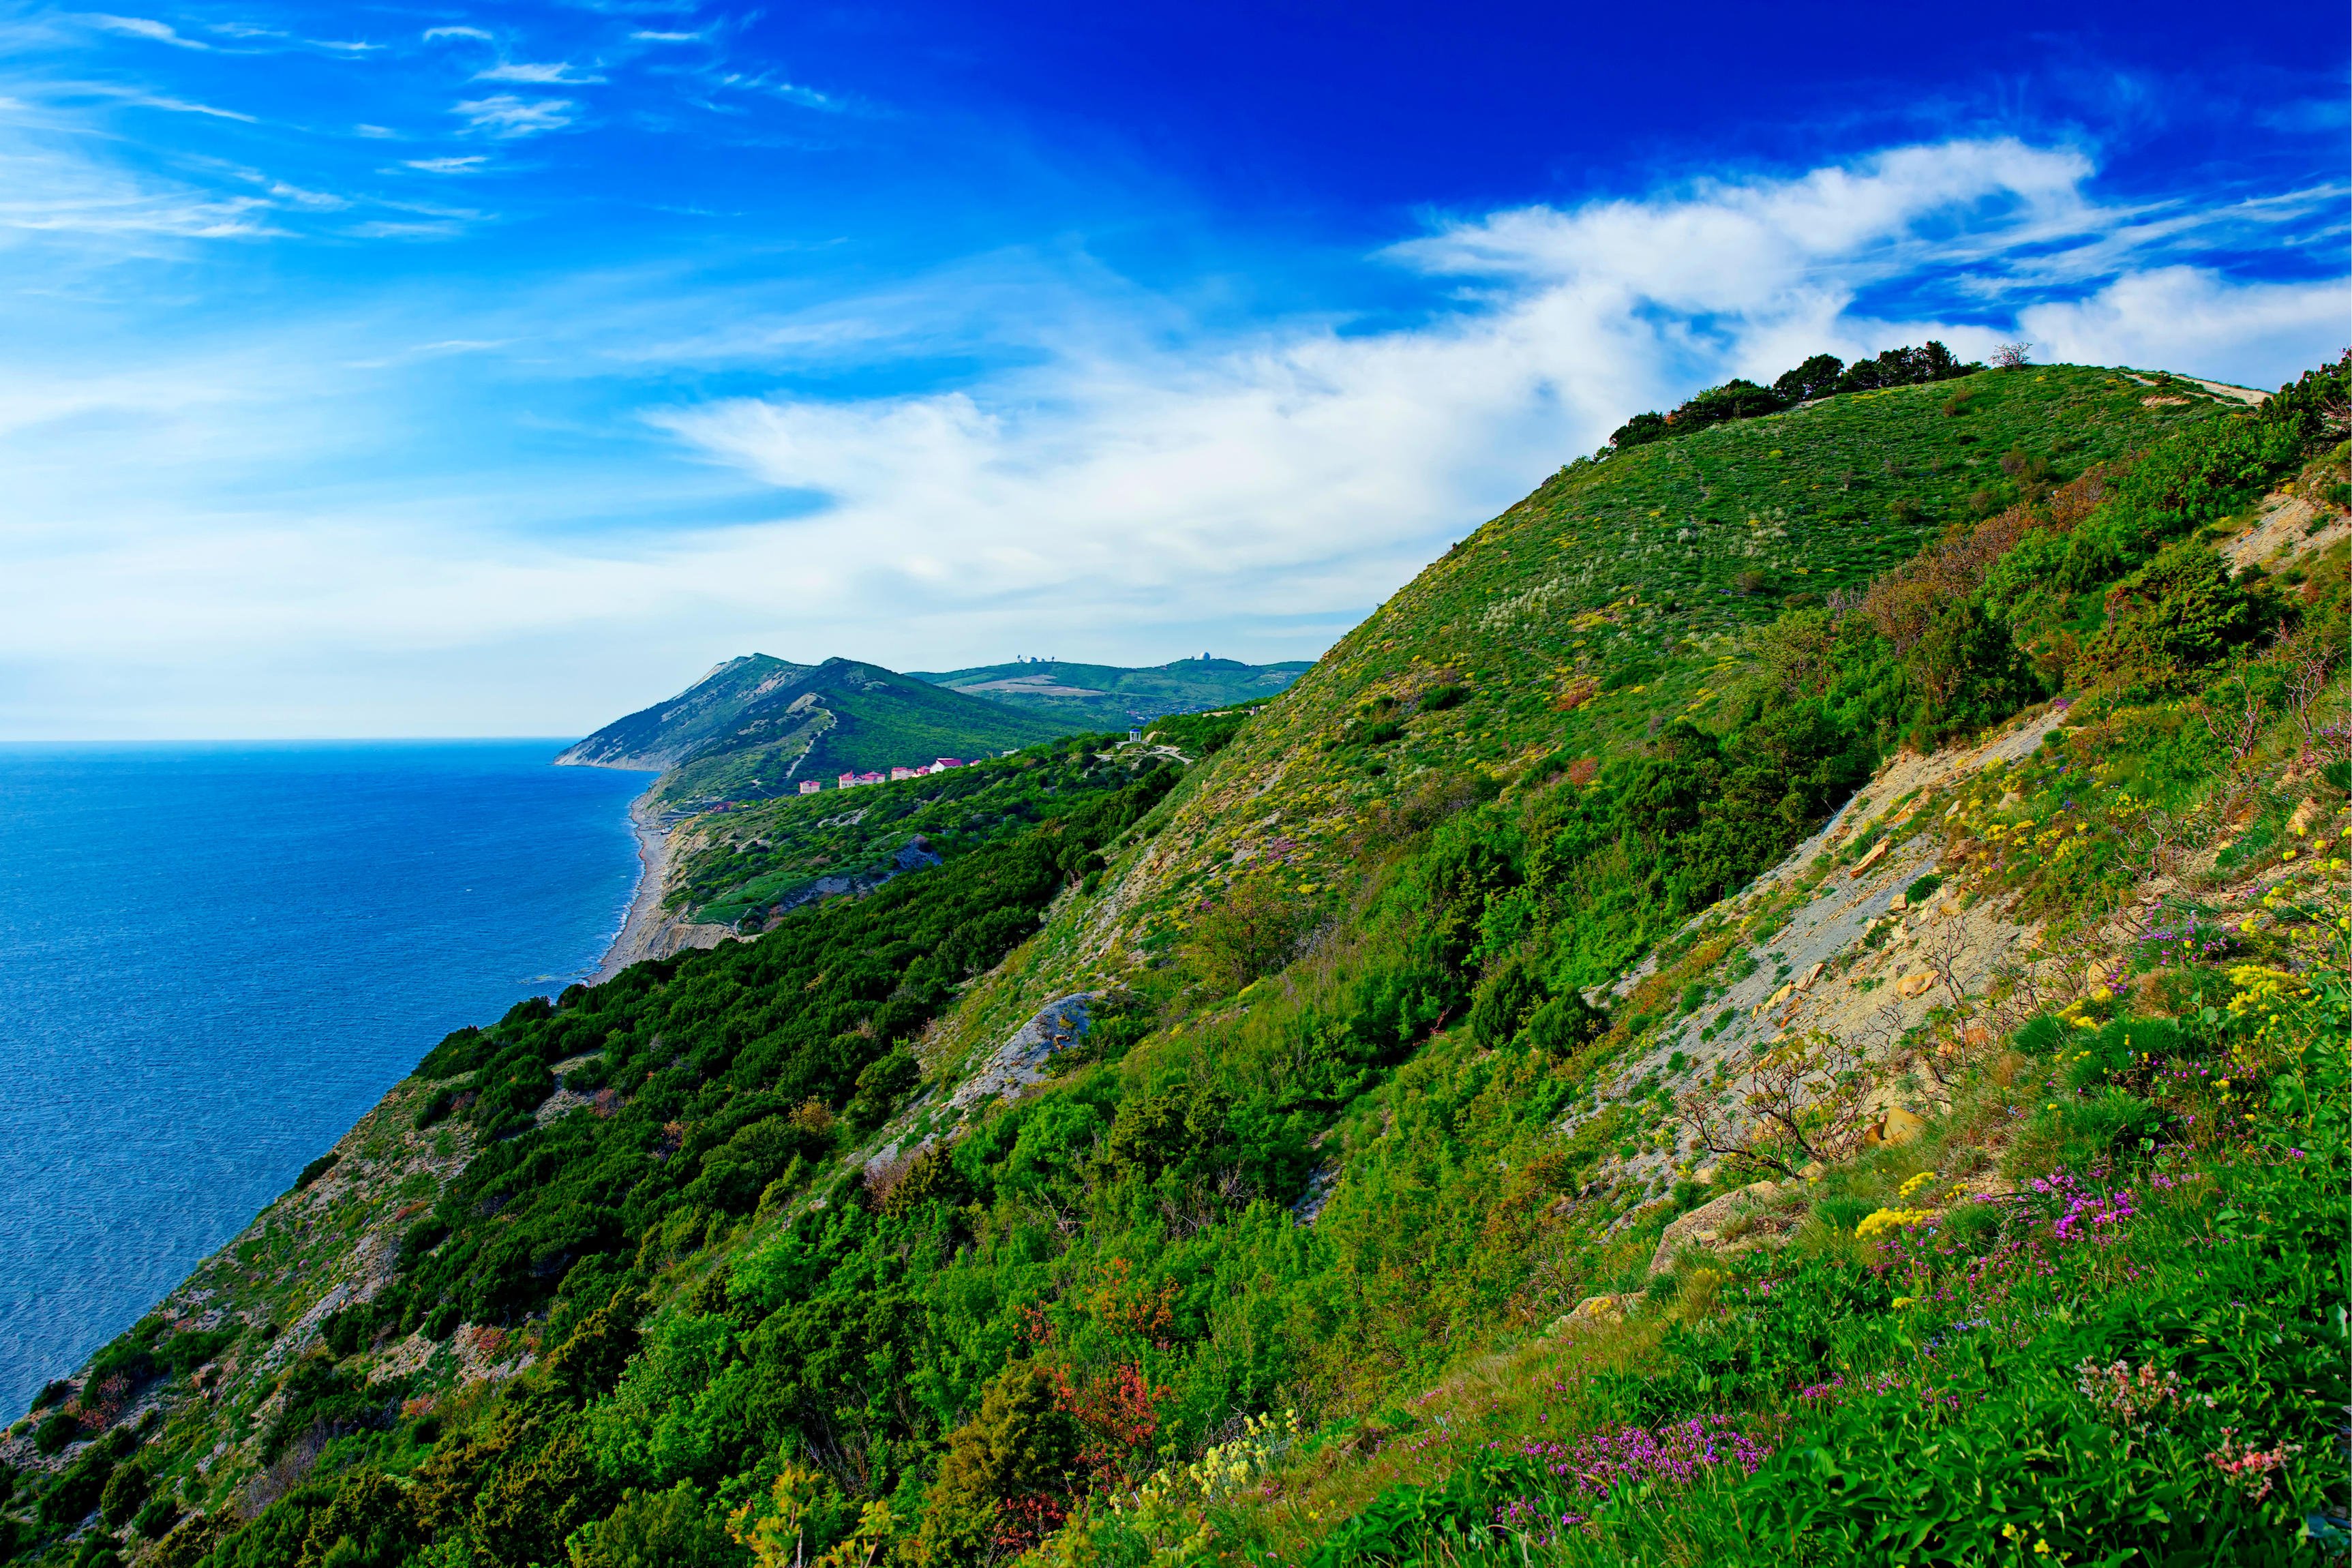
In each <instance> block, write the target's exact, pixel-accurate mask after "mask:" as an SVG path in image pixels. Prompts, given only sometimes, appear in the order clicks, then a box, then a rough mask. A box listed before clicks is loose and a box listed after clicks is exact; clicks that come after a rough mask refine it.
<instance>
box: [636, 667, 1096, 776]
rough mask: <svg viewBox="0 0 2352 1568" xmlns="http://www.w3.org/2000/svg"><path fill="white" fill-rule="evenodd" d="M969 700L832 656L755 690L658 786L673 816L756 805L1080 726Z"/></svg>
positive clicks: (1005, 748)
mask: <svg viewBox="0 0 2352 1568" xmlns="http://www.w3.org/2000/svg"><path fill="white" fill-rule="evenodd" d="M1086 727H1087V726H1085V725H1082V724H1073V723H1069V722H1066V721H1061V720H1057V719H1055V718H1054V717H1051V716H1048V715H1046V714H1044V713H1036V712H1029V711H1024V710H1020V709H1015V708H1007V707H1004V706H1002V705H1001V704H998V703H994V702H990V701H986V700H982V699H981V698H977V697H966V696H964V695H962V694H961V692H955V691H949V690H945V689H941V688H940V687H937V686H933V685H931V684H930V683H929V682H928V681H923V680H918V679H914V678H912V677H910V676H905V675H900V674H898V672H896V671H895V670H888V669H884V668H881V667H880V666H879V665H873V664H860V663H858V662H856V660H853V659H845V658H829V659H826V660H825V661H824V663H823V664H821V665H818V666H816V667H814V668H806V669H802V670H800V671H798V672H796V673H794V674H793V675H792V676H791V677H789V678H788V679H784V680H782V681H780V682H777V683H775V684H773V685H772V686H769V687H768V688H767V689H764V690H762V691H761V695H760V697H759V698H758V699H757V700H755V701H752V702H750V703H748V704H746V705H745V706H744V707H743V709H742V710H741V711H740V713H738V714H737V715H736V716H735V720H734V722H733V723H732V724H731V725H730V726H729V727H728V728H727V729H726V730H725V731H722V732H720V733H717V734H714V735H712V736H710V737H709V739H706V740H704V741H702V742H700V743H699V744H698V745H697V746H695V747H694V749H693V750H692V751H690V752H688V753H687V754H686V755H685V757H684V758H683V759H682V760H681V761H680V762H678V763H677V764H676V765H675V766H674V767H673V768H672V769H671V770H670V771H669V772H668V773H665V774H664V775H663V776H662V778H661V779H660V780H659V781H658V782H657V783H656V784H655V786H654V790H653V795H654V798H655V799H656V801H658V802H660V803H661V804H662V805H666V806H668V807H671V808H672V809H677V810H688V811H691V810H696V809H698V808H700V807H702V806H704V805H711V804H714V803H717V802H720V801H730V800H758V799H764V798H766V797H769V796H772V795H782V794H785V793H787V792H789V791H792V790H794V789H796V788H797V786H798V784H799V782H800V781H801V780H803V779H819V780H823V781H824V782H825V783H826V784H831V782H832V780H833V779H834V777H835V775H836V774H839V773H844V772H857V773H888V772H889V770H890V769H891V768H892V767H894V766H895V767H918V766H928V765H929V763H931V762H932V761H933V760H934V759H936V758H939V757H944V756H953V757H961V758H962V759H964V760H966V761H970V760H971V759H972V758H973V757H977V756H989V755H993V754H995V753H997V752H1005V751H1011V750H1014V749H1016V748H1018V747H1021V746H1025V745H1028V744H1031V743H1032V742H1037V741H1044V740H1049V739H1051V738H1053V737H1054V736H1056V735H1063V734H1067V733H1069V732H1070V731H1072V730H1073V729H1080V728H1086Z"/></svg>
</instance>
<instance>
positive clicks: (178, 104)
mask: <svg viewBox="0 0 2352 1568" xmlns="http://www.w3.org/2000/svg"><path fill="white" fill-rule="evenodd" d="M114 96H116V97H118V98H120V99H121V100H122V101H123V102H125V103H131V104H136V105H138V106H139V107H140V108H142V109H161V110H167V111H168V112H170V113H173V114H206V115H210V116H211V117H212V118H214V119H215V120H236V121H242V122H243V123H245V124H247V125H254V124H258V123H259V121H257V119H256V118H255V117H254V116H252V115H250V114H243V113H239V112H238V111H237V110H234V109H222V108H220V107H218V106H217V105H215V104H210V103H197V102H195V101H194V100H190V99H185V98H166V97H164V96H163V94H162V93H156V92H139V91H135V90H126V91H121V92H118V93H116V94H114Z"/></svg>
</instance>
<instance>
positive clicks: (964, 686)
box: [910, 656, 1314, 730]
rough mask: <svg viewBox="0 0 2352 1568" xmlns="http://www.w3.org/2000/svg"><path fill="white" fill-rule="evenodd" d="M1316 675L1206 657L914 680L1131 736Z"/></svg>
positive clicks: (1003, 669) (986, 669)
mask: <svg viewBox="0 0 2352 1568" xmlns="http://www.w3.org/2000/svg"><path fill="white" fill-rule="evenodd" d="M1311 668H1314V666H1313V664H1312V663H1311V662H1310V661H1308V660H1306V659H1286V660H1283V661H1281V662H1279V663H1276V664H1244V663H1243V662H1241V661H1240V660H1239V659H1232V658H1207V657H1206V656H1203V657H1202V658H1180V659H1178V660H1176V661H1175V662H1174V663H1172V664H1161V665H1153V666H1150V667H1149V668H1142V669H1129V668H1122V667H1120V666H1118V665H1114V664H1076V663H1073V662H1070V661H1069V660H1066V659H1057V658H1039V659H1027V660H1024V661H1022V662H1020V663H1017V664H987V665H980V666H976V667H974V668H971V669H951V670H947V671H944V672H941V673H936V674H926V673H924V672H922V671H919V670H918V671H912V672H910V673H912V674H913V675H914V677H915V679H918V680H929V681H932V682H935V683H936V684H938V685H940V686H945V687H949V688H951V689H954V690H957V691H964V692H969V693H971V695H972V696H974V697H982V698H986V699H987V700H989V701H991V702H1002V703H1003V704H1004V705H1005V706H1007V707H1009V708H1032V709H1036V710H1041V711H1044V712H1047V713H1051V714H1053V715H1055V717H1056V718H1059V719H1061V720H1063V721H1066V722H1067V723H1069V724H1071V725H1072V726H1073V727H1074V728H1075V727H1077V726H1091V727H1094V728H1098V729H1104V730H1124V729H1127V728H1129V727H1130V726H1132V725H1136V724H1148V723H1150V722H1151V721H1154V720H1157V719H1162V718H1165V717H1167V716H1168V715H1170V714H1171V713H1197V712H1202V711H1205V710H1208V709H1212V708H1223V707H1227V706H1230V705H1232V704H1234V703H1240V702H1255V701H1261V700H1264V699H1265V698H1268V697H1272V696H1273V695H1275V694H1276V692H1278V691H1280V690H1281V689H1283V688H1284V687H1286V686H1287V685H1289V684H1290V683H1291V682H1292V681H1293V680H1296V679H1297V678H1298V677H1299V676H1300V675H1302V674H1304V673H1305V672H1306V671H1307V670H1308V669H1311Z"/></svg>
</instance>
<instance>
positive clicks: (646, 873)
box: [588, 788, 735, 985]
mask: <svg viewBox="0 0 2352 1568" xmlns="http://www.w3.org/2000/svg"><path fill="white" fill-rule="evenodd" d="M652 796H653V791H652V790H651V789H650V788H648V789H647V790H646V793H645V794H644V795H639V796H637V797H636V799H635V800H633V801H631V802H629V826H630V827H631V828H632V829H634V830H635V833H636V836H637V886H636V890H635V892H633V893H631V894H630V895H629V912H628V916H627V918H625V920H623V921H622V922H621V929H620V931H619V932H618V933H617V934H615V935H614V938H613V942H612V945H611V946H609V947H607V948H605V950H604V957H602V958H600V959H598V960H597V961H596V968H595V970H594V972H593V973H591V974H590V975H589V976H588V984H591V985H602V984H604V982H606V981H607V980H610V979H612V978H613V976H614V975H616V974H618V973H621V971H623V970H625V969H626V968H628V967H629V966H630V965H631V964H633V963H644V962H645V961H646V959H649V958H667V957H669V956H670V955H671V954H672V953H675V952H681V951H683V950H684V949H687V948H689V947H717V946H718V945H719V943H720V942H725V941H727V940H728V939H729V938H730V937H732V936H733V935H734V934H735V932H734V931H733V930H732V929H730V928H729V927H727V926H721V925H696V924H693V923H691V922H689V921H682V920H680V919H678V918H677V916H676V915H674V914H671V913H670V912H669V911H667V910H664V909H663V908H662V895H663V894H664V893H666V892H667V891H668V890H669V868H670V860H671V854H670V831H671V830H670V829H668V828H667V827H664V826H662V825H661V820H660V814H659V813H658V811H656V809H655V807H654V805H653V804H652Z"/></svg>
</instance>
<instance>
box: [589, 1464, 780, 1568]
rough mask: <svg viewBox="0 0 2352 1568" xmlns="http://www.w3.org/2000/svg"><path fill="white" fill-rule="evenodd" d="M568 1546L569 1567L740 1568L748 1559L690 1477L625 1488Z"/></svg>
mask: <svg viewBox="0 0 2352 1568" xmlns="http://www.w3.org/2000/svg"><path fill="white" fill-rule="evenodd" d="M567 1545H568V1550H569V1552H570V1553H571V1562H572V1568H738V1565H739V1564H742V1563H749V1562H750V1561H751V1559H750V1556H749V1555H748V1554H747V1553H746V1552H743V1551H742V1550H741V1549H740V1547H738V1546H736V1545H735V1544H734V1543H733V1542H730V1540H729V1539H728V1538H727V1531H726V1527H725V1526H724V1524H723V1523H722V1522H721V1521H719V1520H718V1519H717V1518H714V1517H713V1516H712V1513H711V1511H710V1510H709V1508H708V1507H706V1506H705V1504H704V1503H703V1500H702V1497H701V1494H700V1493H698V1491H697V1490H696V1489H695V1488H694V1486H693V1484H692V1483H691V1482H688V1481H680V1482H678V1483H677V1485H676V1486H674V1487H671V1488H670V1489H668V1490H667V1491H657V1492H630V1493H627V1494H626V1495H625V1496H624V1497H623V1498H622V1500H621V1504H620V1506H619V1507H618V1508H615V1509H614V1510H613V1511H612V1512H611V1513H610V1514H609V1515H607V1516H606V1517H605V1518H604V1519H601V1520H597V1521H592V1522H590V1523H588V1524H584V1525H583V1526H581V1527H580V1529H579V1531H577V1532H576V1533H574V1534H573V1535H572V1539H571V1541H570V1542H568V1543H567Z"/></svg>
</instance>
